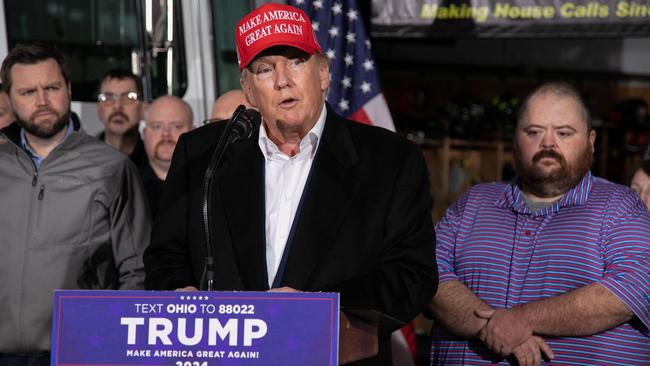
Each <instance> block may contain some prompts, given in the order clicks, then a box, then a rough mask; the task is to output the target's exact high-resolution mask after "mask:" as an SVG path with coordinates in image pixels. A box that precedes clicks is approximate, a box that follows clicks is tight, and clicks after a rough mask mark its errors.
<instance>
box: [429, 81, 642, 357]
mask: <svg viewBox="0 0 650 366" xmlns="http://www.w3.org/2000/svg"><path fill="white" fill-rule="evenodd" d="M595 138H596V134H595V132H594V131H593V130H592V129H591V123H590V117H589V112H588V111H587V108H586V107H585V105H584V103H583V102H582V100H581V98H580V96H579V94H578V92H577V91H576V90H575V89H574V88H573V87H571V86H570V85H568V84H565V83H547V84H544V85H542V86H540V87H539V88H537V89H536V90H534V91H533V92H532V93H531V94H530V95H529V96H528V98H527V99H526V100H525V101H524V103H523V104H522V107H521V110H520V114H519V119H518V124H517V131H516V135H515V140H514V153H515V162H516V166H517V171H518V177H517V178H516V179H515V180H514V181H513V182H511V183H488V184H479V185H476V186H474V187H472V189H470V190H469V191H468V192H466V193H465V194H464V195H463V196H462V197H461V198H460V199H459V200H458V201H457V202H456V203H455V204H453V205H452V206H451V207H449V209H448V210H447V212H446V214H445V216H444V218H443V219H442V220H441V221H440V222H439V223H438V224H437V226H436V236H437V244H436V245H437V248H436V254H437V263H438V267H439V274H440V286H439V288H438V292H437V294H436V295H435V297H434V299H433V301H432V302H431V306H430V308H431V311H432V312H433V314H434V316H435V318H436V322H435V324H434V327H433V330H432V337H433V340H432V346H431V352H432V354H431V363H432V365H480V364H500V365H507V364H516V363H518V364H519V365H539V364H545V363H546V362H548V361H549V360H550V359H552V360H553V362H552V364H556V365H626V366H629V365H646V366H647V365H650V332H649V331H648V329H649V326H650V303H649V302H650V213H648V211H647V210H646V208H645V207H644V205H643V203H642V202H641V201H640V200H639V199H638V198H637V197H636V196H635V195H634V193H633V192H632V191H630V190H629V189H627V188H625V187H623V186H620V185H617V184H614V183H611V182H608V181H607V180H604V179H601V178H597V177H594V176H592V175H591V173H590V171H589V169H590V166H591V163H592V159H593V152H594V141H595Z"/></svg>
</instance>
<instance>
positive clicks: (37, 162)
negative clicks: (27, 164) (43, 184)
mask: <svg viewBox="0 0 650 366" xmlns="http://www.w3.org/2000/svg"><path fill="white" fill-rule="evenodd" d="M72 132H74V125H73V124H72V119H70V120H68V130H67V131H66V132H65V136H63V140H61V142H63V141H65V139H67V138H68V136H70V135H71V134H72ZM20 145H21V146H22V147H23V149H25V151H27V155H29V157H30V158H31V159H32V161H33V162H34V166H36V170H38V169H40V168H41V164H42V163H43V159H44V158H42V157H40V156H38V155H37V154H36V152H35V151H34V150H32V148H31V147H30V146H29V144H28V143H27V139H26V138H25V129H24V128H21V129H20Z"/></svg>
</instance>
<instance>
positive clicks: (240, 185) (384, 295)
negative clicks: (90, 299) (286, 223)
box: [144, 106, 437, 365]
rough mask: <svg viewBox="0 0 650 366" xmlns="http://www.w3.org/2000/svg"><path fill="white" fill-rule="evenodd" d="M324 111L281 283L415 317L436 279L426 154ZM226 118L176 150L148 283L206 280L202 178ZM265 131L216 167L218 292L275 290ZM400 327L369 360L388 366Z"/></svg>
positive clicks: (148, 258) (161, 286) (164, 286)
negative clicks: (262, 143) (268, 245)
mask: <svg viewBox="0 0 650 366" xmlns="http://www.w3.org/2000/svg"><path fill="white" fill-rule="evenodd" d="M327 108H328V111H327V119H326V121H325V127H324V130H323V135H322V137H321V140H320V142H319V146H318V151H317V154H316V157H315V159H314V162H313V165H312V168H311V169H312V171H311V173H310V178H309V180H308V182H307V184H306V185H305V191H304V192H303V198H302V209H301V211H300V213H299V215H296V220H298V221H297V222H296V223H295V224H294V225H295V226H296V229H295V234H294V238H293V240H292V242H291V247H290V251H289V256H288V260H287V263H286V269H285V271H284V274H283V277H282V286H290V287H293V288H296V289H298V290H303V291H335V292H340V294H341V305H342V306H344V307H350V308H361V309H374V310H378V311H380V312H383V313H385V314H388V315H390V316H392V317H395V318H397V319H400V320H402V321H404V322H408V321H410V320H411V319H412V318H414V317H415V316H416V315H417V314H418V313H419V312H421V311H422V310H423V309H424V308H425V306H426V304H427V303H428V302H429V300H431V298H432V296H433V294H434V293H435V290H436V287H437V271H436V264H435V263H436V262H435V251H434V245H435V237H434V235H435V234H434V230H433V224H432V220H431V212H430V210H431V196H430V192H429V184H428V176H427V170H426V166H425V163H424V159H423V157H422V154H421V151H420V150H419V149H418V148H417V147H416V146H415V145H413V144H411V143H409V142H408V141H406V140H405V139H403V138H402V137H400V136H398V135H397V134H394V133H392V132H390V131H387V130H385V129H381V128H378V127H370V126H365V125H362V124H359V123H356V122H352V121H349V120H345V119H343V118H341V117H340V116H338V115H336V113H335V112H334V111H333V110H332V109H331V108H330V107H329V106H327ZM224 125H225V124H224V123H216V124H210V125H207V126H204V127H201V128H199V129H196V130H194V131H191V132H188V133H186V134H184V135H183V136H182V137H181V138H180V140H179V142H178V144H177V146H176V150H175V152H174V157H173V160H172V164H171V168H170V171H169V173H168V175H167V179H166V181H165V188H164V191H163V197H162V200H161V202H160V208H159V211H158V216H157V219H156V223H155V225H154V230H153V235H152V241H151V245H150V246H149V247H148V249H147V250H146V252H145V256H144V262H145V270H146V281H145V283H146V287H147V288H148V289H158V290H173V289H176V288H178V287H185V286H189V285H193V286H196V287H200V286H199V285H200V281H201V278H202V275H203V272H204V267H205V252H206V251H205V239H204V229H203V219H202V211H201V207H202V206H201V196H202V195H201V194H202V184H203V176H204V173H205V169H206V167H207V165H208V162H209V160H210V157H211V154H212V152H213V150H214V148H215V146H216V144H217V141H218V140H219V136H220V134H221V132H222V131H223V127H224ZM258 134H259V130H256V131H254V133H253V137H252V138H250V139H248V140H245V141H242V142H237V143H235V144H233V145H231V146H230V147H229V148H228V150H227V151H226V153H225V154H224V157H223V160H222V163H221V165H220V167H219V169H217V171H216V174H215V184H214V187H213V188H214V189H213V191H212V193H211V202H210V209H211V217H210V220H211V226H212V233H213V241H214V244H213V245H214V254H215V262H216V273H215V287H216V289H217V290H255V291H263V290H266V289H268V288H269V286H268V281H267V274H266V257H265V217H264V215H265V206H264V202H265V200H264V157H263V155H262V153H261V151H260V148H259V145H258V140H257V136H258ZM393 330H394V329H390V328H387V329H380V354H379V355H378V356H377V357H375V358H373V359H368V360H366V361H365V362H364V363H360V364H372V365H379V364H382V365H390V364H391V363H390V339H389V338H390V332H391V331H393Z"/></svg>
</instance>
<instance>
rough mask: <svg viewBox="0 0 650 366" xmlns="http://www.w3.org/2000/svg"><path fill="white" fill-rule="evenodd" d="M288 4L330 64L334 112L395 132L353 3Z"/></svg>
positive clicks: (300, 0)
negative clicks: (302, 16) (305, 20)
mask: <svg viewBox="0 0 650 366" xmlns="http://www.w3.org/2000/svg"><path fill="white" fill-rule="evenodd" d="M290 4H291V5H293V6H296V7H299V8H301V9H302V10H304V11H305V13H307V15H308V16H309V18H310V19H311V22H312V23H311V24H312V27H313V29H314V31H315V32H316V36H317V38H318V42H319V43H320V45H321V48H322V49H323V53H324V54H325V55H326V56H327V57H328V58H329V59H330V61H331V65H330V76H331V82H330V91H329V95H328V96H327V100H328V101H329V103H330V104H331V105H332V107H333V108H334V110H335V111H336V112H337V113H338V114H340V115H342V116H344V117H346V118H349V119H352V120H355V121H357V122H361V123H366V124H372V125H375V126H381V127H384V128H387V129H389V130H391V131H395V125H394V124H393V119H392V117H391V115H390V111H389V110H388V105H387V104H386V99H384V95H383V94H382V93H381V86H380V84H379V75H378V74H377V65H376V64H375V60H374V59H373V57H372V54H371V52H370V50H371V48H370V40H369V39H368V37H367V36H366V31H365V29H364V26H363V20H362V19H361V14H360V13H359V10H358V8H357V2H356V0H291V1H290Z"/></svg>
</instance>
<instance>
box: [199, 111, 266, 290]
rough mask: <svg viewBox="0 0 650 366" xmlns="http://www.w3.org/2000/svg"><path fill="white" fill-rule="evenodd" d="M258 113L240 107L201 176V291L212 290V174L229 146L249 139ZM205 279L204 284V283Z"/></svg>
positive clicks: (227, 125) (229, 121) (225, 129)
mask: <svg viewBox="0 0 650 366" xmlns="http://www.w3.org/2000/svg"><path fill="white" fill-rule="evenodd" d="M261 120H262V117H261V115H260V113H259V112H258V111H256V110H254V109H246V107H245V106H244V105H240V106H239V107H237V109H235V112H234V113H233V114H232V116H231V117H230V120H228V122H227V123H226V127H224V130H223V133H222V134H221V137H220V138H219V142H218V143H217V147H216V148H215V149H214V151H213V152H212V157H211V158H210V163H209V164H208V167H207V168H206V170H205V175H204V176H203V202H202V203H203V204H202V208H203V230H204V232H205V270H204V272H203V275H202V276H201V285H200V287H201V290H203V289H205V287H203V284H204V283H205V284H206V286H207V290H208V291H213V290H214V255H213V251H212V227H211V226H210V207H209V202H210V192H212V183H213V179H212V178H213V177H214V173H215V172H216V170H217V168H218V167H219V163H220V162H221V158H222V157H223V154H224V152H225V151H226V149H227V148H228V146H230V145H231V144H233V143H235V142H238V141H243V140H246V139H248V138H249V137H251V135H252V134H253V130H255V129H256V128H257V127H258V126H259V125H260V123H261ZM204 277H205V282H204Z"/></svg>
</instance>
